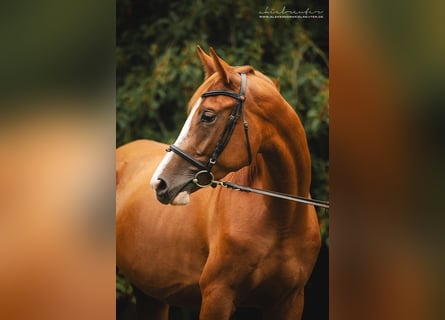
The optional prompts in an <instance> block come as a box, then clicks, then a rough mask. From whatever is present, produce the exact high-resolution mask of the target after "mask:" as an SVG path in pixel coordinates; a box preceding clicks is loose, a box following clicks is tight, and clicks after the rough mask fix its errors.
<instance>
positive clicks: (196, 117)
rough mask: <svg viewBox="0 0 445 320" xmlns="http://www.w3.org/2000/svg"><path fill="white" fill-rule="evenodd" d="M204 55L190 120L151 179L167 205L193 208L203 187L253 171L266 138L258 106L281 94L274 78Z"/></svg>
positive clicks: (248, 67)
mask: <svg viewBox="0 0 445 320" xmlns="http://www.w3.org/2000/svg"><path fill="white" fill-rule="evenodd" d="M198 54H199V57H200V59H201V61H202V63H203V65H204V70H205V73H206V78H205V81H204V83H203V84H202V85H201V86H200V87H199V88H198V90H197V91H196V92H195V94H194V95H193V97H192V98H191V100H190V102H189V108H188V111H189V114H188V118H187V120H186V122H185V124H184V126H183V128H182V130H181V132H180V134H179V136H178V138H177V140H176V141H175V143H174V144H173V145H171V146H170V147H169V148H168V149H167V151H170V152H168V153H167V155H166V156H165V157H164V159H163V160H162V162H161V163H160V164H159V166H158V168H157V170H156V172H155V173H154V175H153V177H152V179H151V185H152V187H153V189H154V190H155V192H156V196H157V198H158V200H159V201H160V202H162V203H164V204H176V205H184V204H187V203H188V202H189V201H190V197H189V195H190V193H192V192H194V191H196V190H197V189H199V186H202V185H207V184H210V182H211V180H213V179H221V178H223V177H224V176H225V175H227V174H228V173H229V172H232V171H236V170H239V169H240V168H242V167H244V166H247V165H249V164H250V162H251V160H252V157H254V156H255V154H256V153H257V152H258V151H259V149H260V141H261V136H262V135H263V134H264V133H263V132H262V129H261V128H260V127H259V125H258V124H257V121H255V119H256V118H257V116H258V115H260V117H261V113H263V111H262V110H261V108H259V107H258V105H257V104H258V101H261V100H267V99H268V98H267V95H268V94H267V93H266V92H267V91H269V92H270V90H272V91H274V92H277V90H276V89H275V87H274V84H273V83H272V81H271V80H270V79H269V78H267V77H266V76H264V75H262V74H261V73H260V72H254V70H253V68H252V67H250V66H241V67H233V66H229V65H228V64H227V63H226V62H224V61H223V60H222V59H221V58H220V57H218V56H217V55H216V53H215V51H214V50H213V49H210V54H211V56H209V55H207V54H206V53H205V52H204V51H203V50H202V49H201V48H200V47H199V46H198ZM258 82H260V83H258ZM253 91H255V92H256V93H255V95H256V97H255V98H256V100H255V99H253V98H252V92H253ZM259 92H262V93H261V94H259ZM258 95H260V96H258ZM261 95H262V96H261ZM263 117H264V115H263ZM247 123H248V128H247ZM198 172H200V173H199V174H198V175H197V173H198Z"/></svg>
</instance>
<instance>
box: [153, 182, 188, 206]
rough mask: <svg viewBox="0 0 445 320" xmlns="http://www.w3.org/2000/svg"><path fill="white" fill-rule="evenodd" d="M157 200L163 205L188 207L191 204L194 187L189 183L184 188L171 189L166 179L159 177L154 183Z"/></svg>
mask: <svg viewBox="0 0 445 320" xmlns="http://www.w3.org/2000/svg"><path fill="white" fill-rule="evenodd" d="M152 187H153V189H154V191H155V194H156V198H157V199H158V201H159V202H161V203H163V204H172V205H186V204H188V203H189V202H190V192H191V191H192V190H191V189H193V185H191V184H190V183H187V184H185V185H182V186H176V187H171V186H169V184H168V182H167V180H166V179H163V178H162V177H158V179H157V180H156V181H154V182H153V183H152Z"/></svg>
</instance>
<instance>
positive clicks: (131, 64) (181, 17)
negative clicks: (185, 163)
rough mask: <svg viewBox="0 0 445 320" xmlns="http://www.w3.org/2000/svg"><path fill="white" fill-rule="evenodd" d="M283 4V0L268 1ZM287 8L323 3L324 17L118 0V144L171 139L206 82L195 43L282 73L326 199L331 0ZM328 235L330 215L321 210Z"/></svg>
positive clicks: (256, 4)
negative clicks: (265, 15)
mask: <svg viewBox="0 0 445 320" xmlns="http://www.w3.org/2000/svg"><path fill="white" fill-rule="evenodd" d="M267 5H268V6H269V7H270V8H276V9H278V10H281V8H282V7H283V3H282V2H279V1H271V2H269V3H268V4H267ZM286 8H287V9H295V10H297V9H302V10H304V9H306V8H311V9H315V10H323V11H324V18H323V19H261V18H259V14H258V12H259V11H261V10H264V9H265V2H263V1H253V0H250V1H249V0H248V1H242V2H235V1H228V0H207V1H203V0H194V1H191V0H188V1H181V2H179V1H160V0H151V1H142V0H118V1H117V58H116V61H117V118H116V121H117V123H116V125H117V136H116V139H117V141H116V143H117V145H118V146H120V145H122V144H124V143H127V142H129V141H131V140H135V139H139V138H147V139H154V140H158V141H163V142H166V143H171V142H173V141H174V139H175V137H176V136H177V134H178V132H179V130H180V128H181V127H182V124H183V122H184V121H185V118H186V106H187V103H188V101H189V99H190V98H191V96H192V94H193V92H194V91H195V90H196V89H197V88H198V86H199V85H200V84H201V83H202V82H203V79H204V74H203V70H202V65H201V62H200V60H199V58H198V55H197V54H196V45H198V44H199V45H200V46H201V47H202V48H203V49H204V50H205V51H206V52H208V50H209V47H210V46H212V47H214V48H215V50H216V51H217V53H218V55H219V56H221V57H222V58H223V59H224V60H225V61H227V62H228V63H229V64H231V65H246V64H248V65H252V66H253V67H254V68H255V69H257V70H260V71H262V72H263V73H264V74H266V75H267V76H269V77H271V78H274V79H277V80H278V81H279V86H280V90H281V93H282V95H283V96H284V98H285V99H286V100H287V101H288V102H289V103H290V105H292V106H293V107H294V109H295V110H296V112H297V113H298V115H299V116H300V118H301V120H302V122H303V124H304V127H305V130H306V134H307V138H308V141H309V147H310V150H311V156H312V188H311V192H312V196H313V197H314V198H317V199H322V200H328V194H329V190H328V177H329V176H328V171H329V162H328V153H329V151H328V133H329V80H328V70H329V69H328V16H327V15H328V11H327V9H328V2H327V1H323V2H317V3H316V4H313V2H312V1H300V2H299V3H298V5H297V4H295V5H291V4H287V5H286ZM319 218H320V228H321V232H322V236H323V239H324V241H325V242H328V237H329V232H328V216H327V215H326V214H324V211H323V210H319Z"/></svg>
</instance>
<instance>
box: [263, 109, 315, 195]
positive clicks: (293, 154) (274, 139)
mask: <svg viewBox="0 0 445 320" xmlns="http://www.w3.org/2000/svg"><path fill="white" fill-rule="evenodd" d="M277 121H279V122H280V123H278V124H276V125H275V126H274V128H275V130H276V132H274V134H273V135H271V137H270V141H269V142H268V145H267V146H266V148H265V150H264V152H263V159H264V165H265V168H266V172H265V174H264V177H263V179H264V183H265V184H267V185H268V187H270V188H272V189H273V190H276V191H279V192H284V193H291V194H295V195H299V196H303V197H307V196H308V195H309V187H310V181H311V163H310V156H309V149H308V146H307V142H306V135H305V133H304V129H303V126H302V124H301V122H300V120H299V119H298V117H297V115H296V114H295V113H294V112H293V111H290V112H289V113H288V114H287V115H286V116H283V117H279V118H278V119H277Z"/></svg>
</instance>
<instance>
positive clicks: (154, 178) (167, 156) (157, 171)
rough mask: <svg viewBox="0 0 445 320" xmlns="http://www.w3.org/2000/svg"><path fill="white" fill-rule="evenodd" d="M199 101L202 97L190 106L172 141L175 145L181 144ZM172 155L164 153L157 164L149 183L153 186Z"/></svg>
mask: <svg viewBox="0 0 445 320" xmlns="http://www.w3.org/2000/svg"><path fill="white" fill-rule="evenodd" d="M201 102H202V98H199V100H198V101H197V102H196V103H195V105H194V106H193V107H192V111H191V112H190V114H189V116H188V117H187V120H186V121H185V123H184V126H183V127H182V129H181V132H180V133H179V136H178V138H177V139H176V141H175V143H174V145H175V146H178V147H181V144H182V143H183V142H184V140H185V139H186V138H187V135H188V132H189V130H190V126H191V125H192V119H193V116H194V114H195V113H196V110H198V107H199V106H200V105H201ZM172 156H173V152H168V153H167V154H166V155H165V157H164V159H162V161H161V163H160V164H159V165H158V167H157V169H156V171H155V173H154V174H153V177H152V178H151V181H150V184H151V186H152V187H153V188H154V186H155V183H156V181H157V180H158V177H159V175H160V174H161V173H162V172H163V171H164V169H165V167H166V166H167V164H168V163H169V162H170V160H171V158H172Z"/></svg>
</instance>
